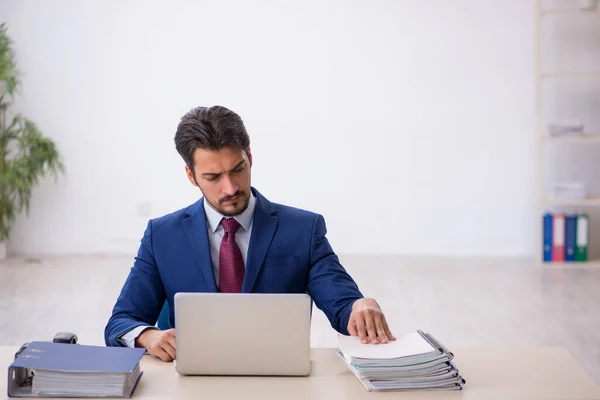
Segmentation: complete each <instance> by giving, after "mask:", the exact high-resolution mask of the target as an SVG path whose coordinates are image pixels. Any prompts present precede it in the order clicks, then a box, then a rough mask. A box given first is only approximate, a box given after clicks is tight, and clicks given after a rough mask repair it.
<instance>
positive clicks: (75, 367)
mask: <svg viewBox="0 0 600 400" xmlns="http://www.w3.org/2000/svg"><path fill="white" fill-rule="evenodd" d="M144 353H145V349H142V348H127V347H103V346H85V345H79V344H65V343H51V342H31V343H30V344H29V345H28V346H27V347H26V348H25V349H24V350H23V352H21V353H20V354H18V355H17V356H16V358H15V360H14V361H13V363H12V364H11V365H10V366H9V367H8V385H7V392H8V393H7V394H8V397H131V395H132V394H133V392H134V391H135V388H136V386H137V383H138V382H139V380H140V377H141V376H142V371H141V370H140V365H139V362H140V360H141V358H142V357H143V355H144Z"/></svg>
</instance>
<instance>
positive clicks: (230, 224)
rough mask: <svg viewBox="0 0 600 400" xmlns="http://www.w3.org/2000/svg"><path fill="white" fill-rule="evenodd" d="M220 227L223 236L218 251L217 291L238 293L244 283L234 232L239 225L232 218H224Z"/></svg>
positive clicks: (242, 265)
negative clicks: (222, 230) (222, 229)
mask: <svg viewBox="0 0 600 400" xmlns="http://www.w3.org/2000/svg"><path fill="white" fill-rule="evenodd" d="M221 225H223V228H224V229H225V234H224V235H223V239H222V240H221V250H220V251H219V291H220V292H221V293H240V292H241V291H242V283H243V282H244V259H243V258H242V252H241V251H240V248H239V247H238V245H237V243H236V242H235V232H236V231H237V230H238V229H239V228H240V224H239V223H238V222H237V221H236V220H235V219H233V218H226V219H225V218H224V219H222V220H221Z"/></svg>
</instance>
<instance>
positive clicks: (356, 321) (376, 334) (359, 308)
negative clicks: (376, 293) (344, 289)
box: [348, 299, 396, 344]
mask: <svg viewBox="0 0 600 400" xmlns="http://www.w3.org/2000/svg"><path fill="white" fill-rule="evenodd" d="M348 332H350V335H351V336H358V337H359V338H360V341H361V342H362V343H364V344H367V343H369V341H370V342H371V343H372V344H379V343H384V344H385V343H387V342H388V341H390V340H392V341H393V340H396V338H395V337H394V335H392V332H391V331H390V328H389V327H388V324H387V321H386V320H385V316H384V315H383V312H382V311H381V307H379V304H377V302H376V301H375V299H358V300H356V301H355V302H354V304H352V313H351V314H350V320H349V321H348Z"/></svg>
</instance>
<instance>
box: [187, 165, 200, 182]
mask: <svg viewBox="0 0 600 400" xmlns="http://www.w3.org/2000/svg"><path fill="white" fill-rule="evenodd" d="M185 173H186V175H187V177H188V179H189V181H190V183H191V184H192V185H194V186H198V182H197V181H196V177H195V176H194V171H192V170H191V169H190V167H188V166H187V165H186V166H185Z"/></svg>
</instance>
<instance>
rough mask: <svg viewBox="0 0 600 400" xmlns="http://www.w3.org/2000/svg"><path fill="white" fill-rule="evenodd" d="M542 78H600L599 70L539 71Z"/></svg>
mask: <svg viewBox="0 0 600 400" xmlns="http://www.w3.org/2000/svg"><path fill="white" fill-rule="evenodd" d="M541 76H542V78H546V79H552V78H600V71H596V70H592V71H548V72H542V73H541Z"/></svg>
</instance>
